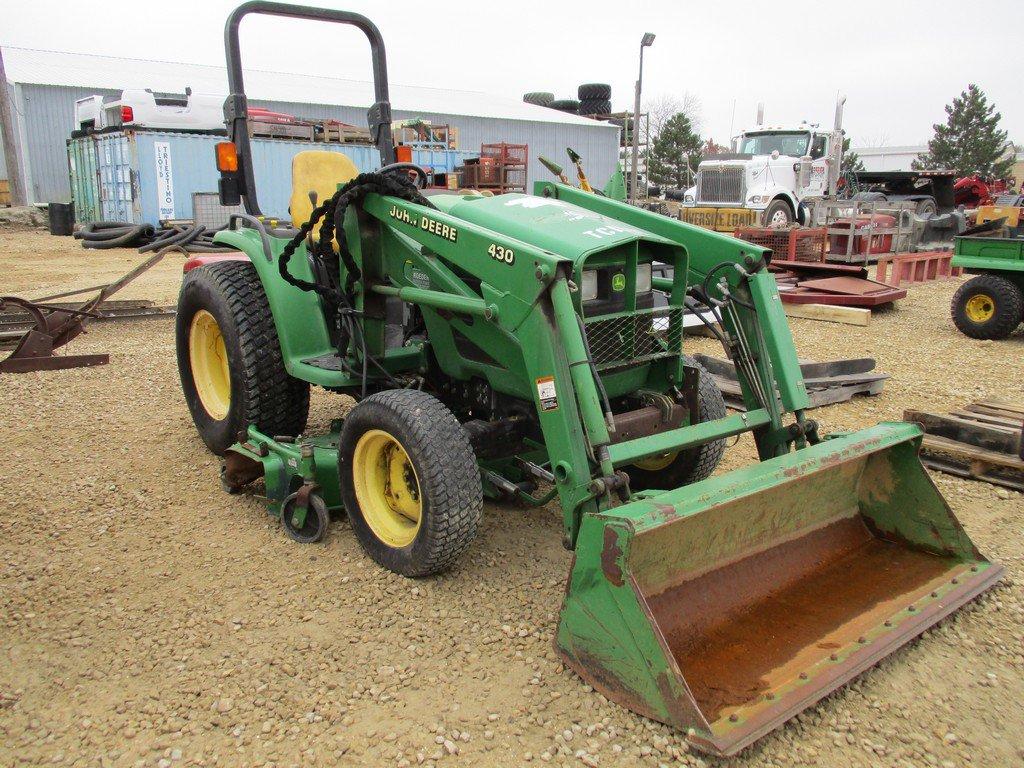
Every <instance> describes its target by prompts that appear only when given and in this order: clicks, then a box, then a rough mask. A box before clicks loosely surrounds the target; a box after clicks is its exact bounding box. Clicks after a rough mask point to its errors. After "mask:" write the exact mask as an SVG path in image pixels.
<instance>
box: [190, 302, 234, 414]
mask: <svg viewBox="0 0 1024 768" xmlns="http://www.w3.org/2000/svg"><path fill="white" fill-rule="evenodd" d="M188 359H189V364H190V365H191V366H192V380H193V381H194V382H195V385H196V393H197V394H198V395H199V401H200V402H201V403H202V404H203V408H205V409H206V412H207V413H208V414H210V418H213V419H216V420H217V421H220V420H221V419H223V418H225V417H226V416H227V415H228V409H229V408H230V407H231V370H230V369H229V368H228V351H227V349H225V348H224V337H223V336H222V335H221V333H220V326H219V325H217V320H216V319H215V318H214V316H213V315H211V314H210V313H209V312H207V311H206V310H205V309H201V310H199V311H198V312H196V314H195V316H194V317H193V318H192V326H191V327H190V328H189V332H188Z"/></svg>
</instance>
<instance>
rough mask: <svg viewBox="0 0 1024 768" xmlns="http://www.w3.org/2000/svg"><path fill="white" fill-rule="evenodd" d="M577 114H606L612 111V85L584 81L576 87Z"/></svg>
mask: <svg viewBox="0 0 1024 768" xmlns="http://www.w3.org/2000/svg"><path fill="white" fill-rule="evenodd" d="M576 95H577V96H578V97H579V114H581V115H607V114H610V113H611V111H612V102H611V98H612V87H611V86H610V85H608V84H607V83H584V84H583V85H581V86H580V87H579V88H577V89H576Z"/></svg>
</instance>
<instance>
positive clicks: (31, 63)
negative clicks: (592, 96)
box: [0, 46, 619, 203]
mask: <svg viewBox="0 0 1024 768" xmlns="http://www.w3.org/2000/svg"><path fill="white" fill-rule="evenodd" d="M3 58H4V64H5V69H6V74H7V80H8V82H7V84H6V85H7V87H8V92H9V93H10V95H11V98H12V105H13V107H14V112H15V131H16V133H17V134H18V136H17V141H18V143H19V146H20V148H21V152H20V154H21V158H22V166H23V168H22V170H23V172H24V173H23V175H24V178H25V186H26V188H27V190H28V196H29V202H32V203H47V202H58V201H59V202H67V201H69V200H70V199H71V187H70V183H69V180H68V160H67V149H66V141H67V139H68V138H69V137H70V135H71V130H72V128H74V127H75V126H74V104H75V100H76V99H80V98H83V97H86V96H91V95H94V94H99V95H108V94H115V93H119V92H120V91H121V90H123V89H126V88H149V89H151V90H153V91H154V92H156V93H158V94H174V93H177V94H181V93H184V91H185V88H186V87H191V88H192V90H193V92H195V93H202V94H226V93H227V74H226V71H225V70H224V68H223V67H215V66H207V65H198V64H181V63H175V62H162V61H146V60H142V59H123V58H116V57H111V56H93V55H89V54H81V53H62V52H56V51H41V50H33V49H27V48H16V47H9V46H5V47H4V48H3ZM246 91H247V92H248V94H249V97H250V103H251V104H252V105H253V106H258V107H265V108H267V109H272V110H274V111H277V112H285V113H288V114H292V115H296V116H302V117H312V118H334V119H337V120H341V121H343V122H346V123H351V124H354V125H360V126H363V125H366V108H367V107H368V106H369V105H370V104H371V103H372V101H373V87H372V84H371V83H370V82H367V81H360V80H343V79H340V78H332V77H319V76H310V75H294V74H286V73H281V72H267V71H262V70H253V71H251V72H247V73H246ZM327 100H330V101H332V102H333V103H330V104H329V103H325V101H327ZM391 103H392V106H393V108H394V119H395V120H396V121H398V120H404V119H411V118H422V119H424V120H429V121H431V122H432V123H435V124H444V123H448V124H450V125H453V126H455V127H457V128H458V129H459V149H463V150H479V148H480V144H481V143H485V142H498V141H506V142H509V143H513V144H528V145H529V147H530V164H529V167H528V169H527V178H528V183H529V185H530V186H532V183H533V182H534V181H536V180H538V179H547V178H550V174H549V173H548V171H546V170H545V169H544V168H543V166H541V165H540V163H539V162H537V157H538V155H544V156H546V157H550V158H552V159H554V160H555V161H556V162H559V163H562V164H564V163H565V162H566V159H565V148H566V147H572V148H573V149H575V150H576V151H577V152H579V153H580V154H581V155H582V156H583V157H584V159H585V161H586V166H587V172H588V175H589V176H590V178H591V180H592V182H594V183H595V184H597V185H604V183H605V182H606V181H607V179H608V178H609V177H610V176H611V175H612V173H614V172H615V167H616V163H617V162H618V154H619V128H617V127H615V126H613V125H610V124H608V123H602V122H598V121H595V120H591V119H589V118H584V117H577V116H575V115H568V114H565V113H562V112H557V111H555V110H552V109H547V108H545V107H538V106H534V105H532V104H524V103H523V102H522V101H519V100H518V99H515V98H509V97H502V96H494V95H491V94H485V93H480V92H475V91H459V90H453V89H448V88H423V87H414V86H404V85H398V84H395V83H392V84H391ZM0 178H7V172H6V164H5V163H4V161H3V155H2V149H0Z"/></svg>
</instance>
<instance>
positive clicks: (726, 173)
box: [697, 167, 743, 204]
mask: <svg viewBox="0 0 1024 768" xmlns="http://www.w3.org/2000/svg"><path fill="white" fill-rule="evenodd" d="M697 202H698V203H737V204H741V203H742V202H743V168H730V167H724V168H705V169H703V170H701V171H700V172H698V173H697Z"/></svg>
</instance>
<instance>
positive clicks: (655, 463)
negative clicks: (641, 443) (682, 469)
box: [633, 451, 679, 472]
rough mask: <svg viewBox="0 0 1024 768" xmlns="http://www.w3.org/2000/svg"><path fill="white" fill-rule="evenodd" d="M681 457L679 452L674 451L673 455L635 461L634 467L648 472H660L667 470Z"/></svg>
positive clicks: (666, 454) (665, 454)
mask: <svg viewBox="0 0 1024 768" xmlns="http://www.w3.org/2000/svg"><path fill="white" fill-rule="evenodd" d="M678 455H679V451H673V452H672V453H663V454H661V455H660V456H648V457H647V458H646V459H640V461H634V462H633V466H634V467H636V468H637V469H644V470H647V471H648V472H658V471H659V470H662V469H665V467H667V466H668V465H669V464H671V463H672V462H673V461H675V460H676V456H678Z"/></svg>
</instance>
